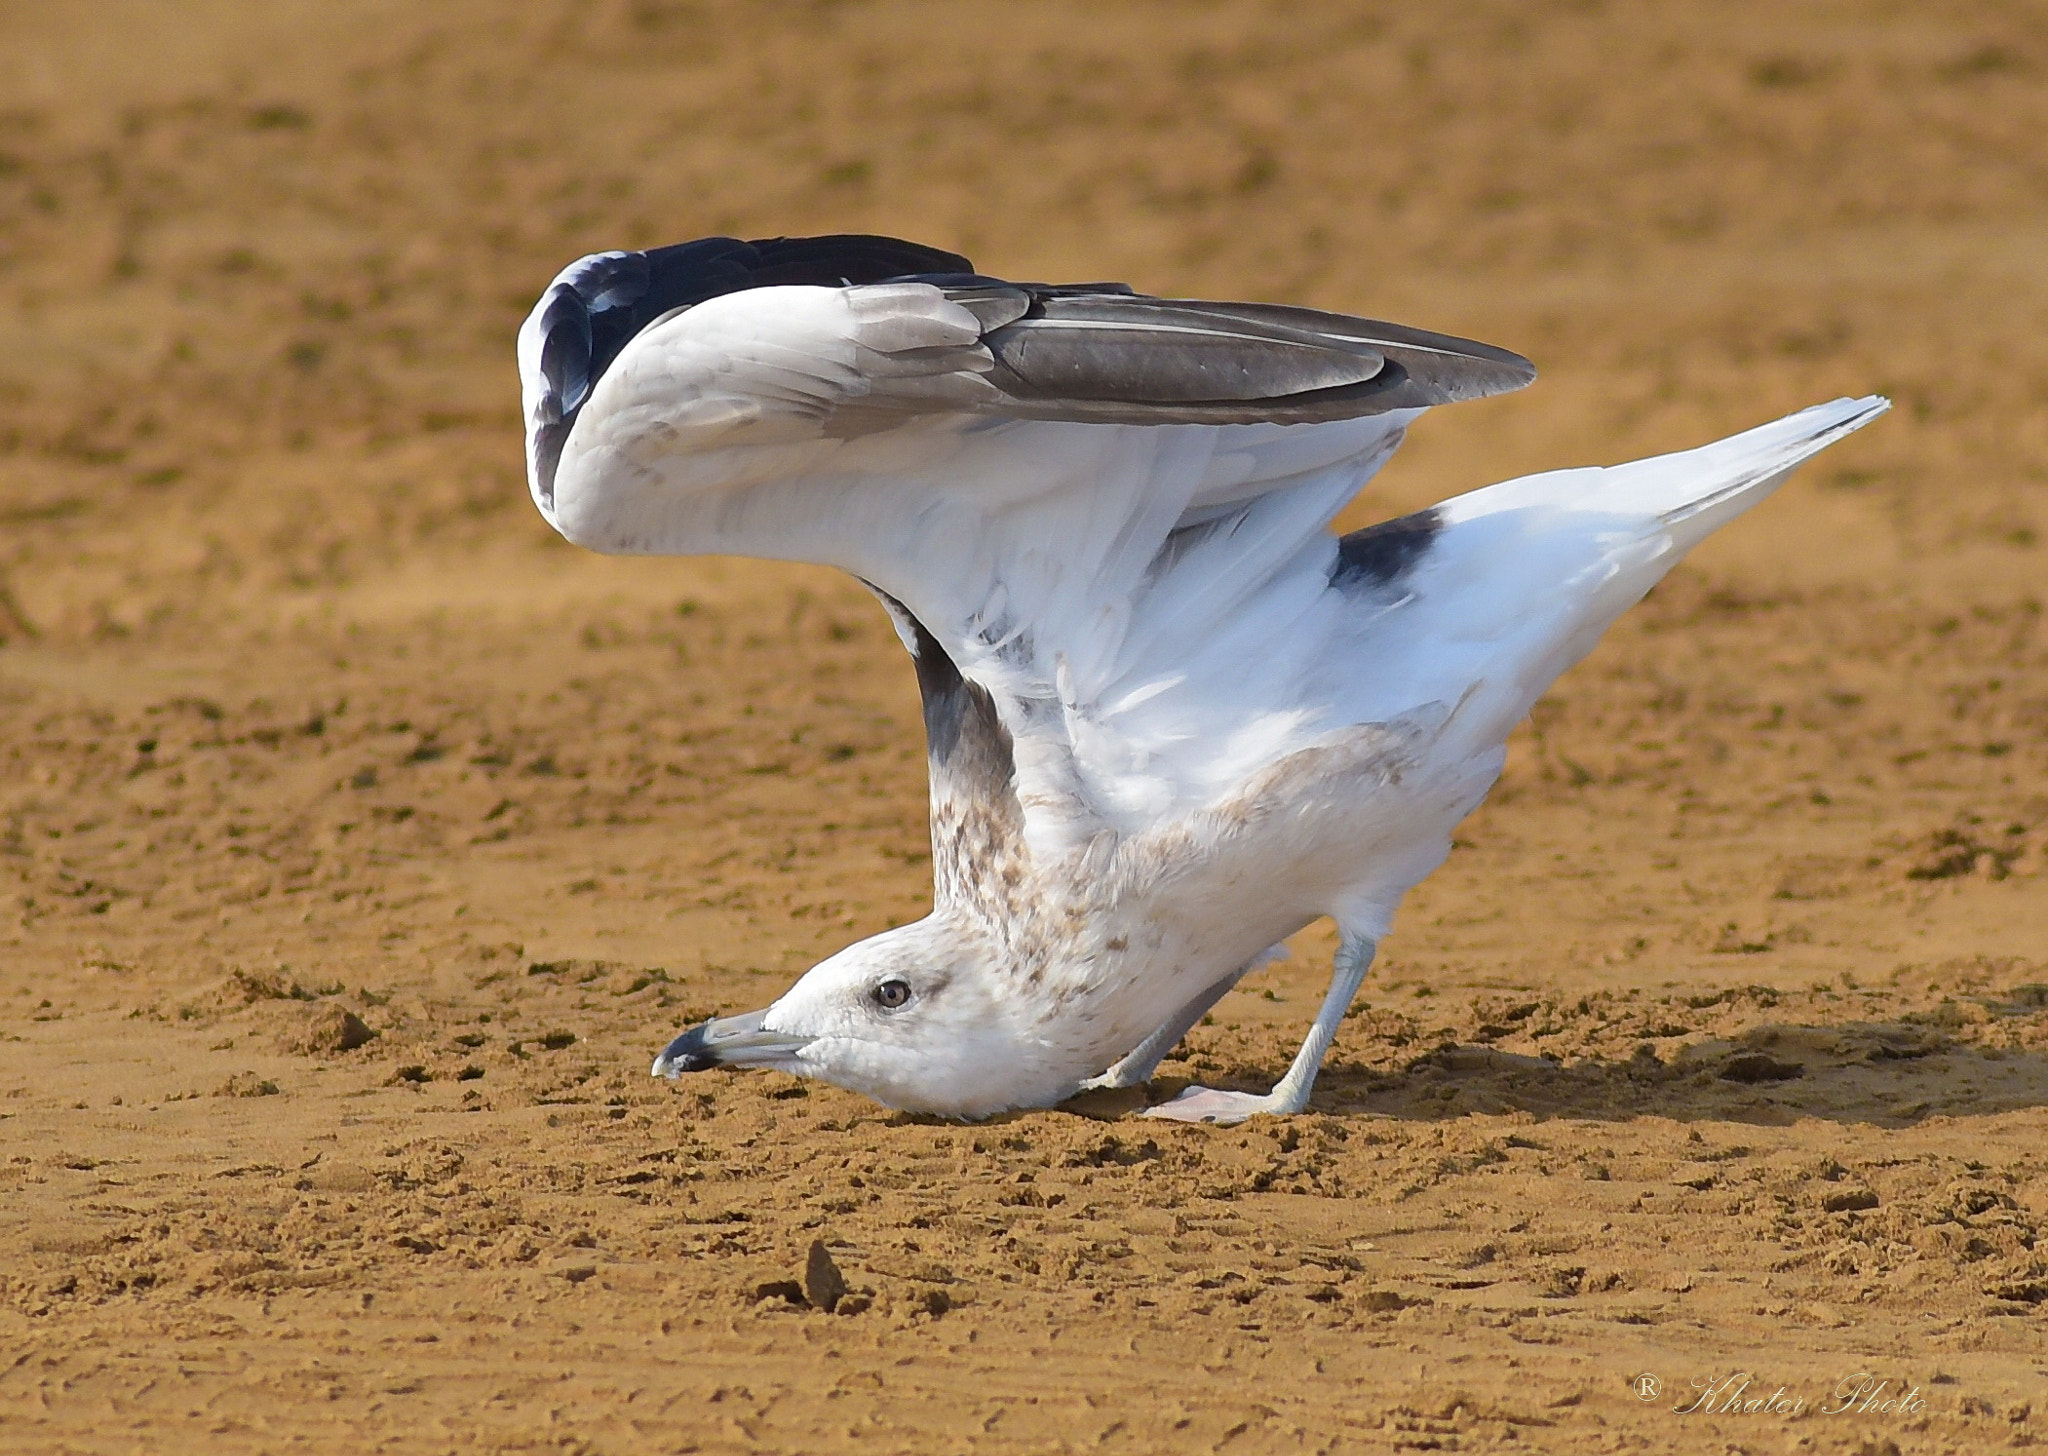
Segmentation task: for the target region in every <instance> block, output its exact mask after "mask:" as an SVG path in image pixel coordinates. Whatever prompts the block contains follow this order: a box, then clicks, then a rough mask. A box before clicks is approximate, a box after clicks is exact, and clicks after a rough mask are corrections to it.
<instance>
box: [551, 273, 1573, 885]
mask: <svg viewBox="0 0 2048 1456" xmlns="http://www.w3.org/2000/svg"><path fill="white" fill-rule="evenodd" d="M799 244H804V245H806V246H798V245H799ZM828 245H829V246H828ZM693 249H694V250H697V251H695V252H692V251H691V250H693ZM749 249H751V250H753V251H752V252H749V251H748V250H749ZM893 249H906V250H911V251H909V252H898V251H892V250H893ZM643 256H644V260H645V261H644V264H643V263H635V262H634V261H633V259H634V258H635V257H643ZM686 264H687V265H688V266H687V267H686V266H685V265H686ZM891 268H893V269H895V271H894V272H893V273H888V272H884V270H886V269H891ZM691 269H695V270H696V271H695V272H694V273H692V272H691V271H690V270H691ZM833 269H838V270H840V271H838V272H837V273H836V274H835V273H833V272H832V270H833ZM679 299H681V300H684V301H681V302H678V301H677V300H679ZM627 326H631V329H632V332H631V333H630V336H629V337H625V338H624V339H623V340H621V339H619V338H618V337H617V336H618V334H619V333H620V331H621V330H623V329H624V328H626V327H627ZM520 345H521V348H520V353H521V364H522V370H523V372H524V376H525V383H526V397H527V407H528V449H529V464H530V469H531V472H532V483H533V489H534V495H535V499H536V501H537V502H538V503H539V504H540V507H541V510H542V512H543V514H544V515H546V516H547V518H548V520H549V521H550V522H552V523H553V524H554V525H555V526H556V527H557V528H558V529H559V530H561V531H562V532H563V534H565V535H567V536H568V537H569V538H570V539H571V540H574V541H577V542H579V543H581V544H584V545H587V546H591V547H593V548H595V549H599V550H605V551H615V552H642V553H659V554H682V553H715V554H736V555H753V556H765V557H775V558H781V559H786V560H803V561H815V562H821V563H825V564H829V565H834V566H838V567H841V568H843V569H844V570H847V571H849V572H851V573H852V574H854V575H855V576H858V577H860V578H861V579H863V580H864V581H867V582H869V583H871V584H873V586H874V587H875V588H876V589H877V590H878V592H880V593H881V594H883V595H884V596H885V597H886V598H888V599H891V610H892V611H893V612H897V613H899V614H903V615H907V616H908V617H909V618H910V619H912V620H914V621H915V622H916V623H918V624H920V627H919V632H920V633H922V634H923V637H920V638H919V639H918V640H919V642H920V647H919V650H918V655H919V660H920V664H921V666H920V673H921V676H928V675H930V674H931V673H932V672H933V671H935V670H936V665H937V661H938V659H937V658H936V657H935V656H933V653H934V652H938V653H942V654H943V656H944V659H945V661H946V662H947V663H949V664H951V665H952V667H953V668H954V669H956V670H957V673H958V675H959V676H960V678H961V680H962V682H964V683H966V684H969V685H971V686H972V688H973V690H974V691H975V692H978V693H985V694H986V695H987V698H988V702H989V704H990V705H992V710H993V711H994V712H995V713H996V715H997V717H998V719H999V725H1000V728H1001V731H1002V733H1003V734H1004V735H1006V736H1007V738H1008V740H1009V744H1010V758H1011V761H1012V763H1013V766H1014V772H1013V778H1014V792H1015V799H1016V801H1017V803H1018V804H1019V805H1020V807H1021V812H1022V816H1023V834H1024V838H1025V841H1026V842H1027V843H1028V844H1029V845H1030V847H1031V850H1032V852H1034V853H1036V852H1040V851H1044V850H1062V849H1073V848H1076V847H1078V846H1081V845H1085V844H1087V843H1089V842H1091V841H1092V840H1093V839H1094V838H1095V837H1096V836H1098V835H1099V834H1101V833H1102V832H1103V831H1104V830H1105V829H1108V830H1111V831H1114V832H1119V833H1122V832H1129V831H1131V830H1133V829H1135V828H1137V827H1140V826H1142V825H1144V824H1147V823H1151V822H1155V821H1156V820H1157V819H1158V818H1159V817H1161V816H1163V815H1171V814H1173V813H1176V812H1184V811H1186V810H1188V809H1191V808H1193V807H1196V806H1199V805H1201V804H1204V803H1210V802H1214V801H1215V799H1216V796H1217V795H1218V794H1221V793H1224V792H1226V791H1228V790H1229V789H1230V788H1231V787H1232V786H1234V785H1236V784H1238V783H1240V782H1242V781H1243V780H1244V778H1245V777H1246V776H1247V775H1249V774H1251V773H1254V772H1256V771H1257V770H1258V769H1259V768H1260V767H1261V766H1262V765H1263V764H1264V763H1266V762H1269V761H1270V760H1271V758H1272V756H1273V755H1274V754H1276V753H1280V752H1284V751H1289V750H1290V749H1291V748H1293V747H1298V746H1299V744H1300V743H1301V742H1303V741H1305V739H1304V737H1303V735H1304V734H1310V735H1311V736H1312V734H1313V732H1314V731H1315V726H1316V713H1315V711H1314V710H1312V709H1310V708H1305V707H1304V706H1303V703H1302V701H1301V692H1300V688H1301V684H1302V682H1303V681H1304V675H1305V674H1309V673H1310V671H1311V669H1312V668H1313V662H1312V661H1311V659H1312V658H1313V656H1314V653H1315V651H1316V647H1315V644H1316V643H1319V642H1323V641H1327V639H1328V636H1329V626H1330V624H1329V623H1328V622H1327V621H1324V620H1323V618H1324V617H1327V616H1328V615H1329V614H1330V612H1332V611H1333V610H1334V608H1333V606H1332V602H1333V601H1334V600H1335V598H1334V596H1333V594H1332V593H1331V592H1330V591H1329V589H1328V588H1329V582H1330V573H1331V571H1332V570H1333V569H1334V567H1335V564H1336V550H1337V547H1336V543H1335V541H1334V539H1333V538H1331V537H1330V536H1329V535H1328V534H1327V531H1326V530H1325V528H1326V526H1327V525H1328V522H1329V520H1330V518H1331V517H1332V516H1333V515H1334V514H1335V513H1336V512H1337V511H1338V510H1339V509H1341V508H1342V507H1343V505H1344V504H1345V502H1346V501H1348V500H1349V499H1350V498H1351V497H1352V496H1353V495H1354V494H1356V493H1357V491H1358V490H1359V489H1360V488H1361V487H1362V486H1363V485H1364V483H1365V482H1366V480H1367V479H1368V478H1369V477H1370V476H1371V474H1372V473H1373V471H1374V470H1376V469H1377V468H1378V467H1379V465H1380V464H1381V463H1382V462H1383V461H1384V460H1385V458H1386V456H1387V455H1388V454H1389V453H1390V452H1391V451H1392V449H1393V448H1394V446H1395V445H1396V444H1397V443H1398V441H1399V439H1400V437H1401V434H1402V431H1403V430H1404V428H1405V427H1406V425H1407V424H1408V423H1409V421H1411V420H1412V419H1413V418H1414V417H1415V415H1416V413H1417V412H1418V411H1419V410H1420V409H1421V408H1422V407H1423V406H1425V405H1427V404H1432V403H1438V402H1442V401H1446V400H1450V399H1456V398H1469V397H1475V396H1477V395H1480V394H1487V393H1495V392H1499V391H1500V390H1502V389H1509V388H1518V387H1520V385H1522V384H1524V383H1526V382H1528V379H1529V378H1530V377H1531V374H1532V372H1533V371H1531V370H1530V368H1529V366H1528V364H1527V362H1526V361H1523V360H1521V359H1520V358H1519V357H1518V356H1515V355H1512V354H1508V353H1506V352H1505V351H1502V350H1497V349H1492V348H1490V347H1489V346H1486V345H1482V344H1474V343H1471V342H1470V341H1466V340H1459V339H1454V338H1451V337H1449V336H1445V335H1435V334H1427V333H1424V332H1421V331H1418V330H1409V329H1402V328H1399V327H1396V326H1393V325H1384V324H1378V323H1375V322H1373V321H1370V320H1364V319H1352V318H1346V317H1343V316H1340V315H1334V314H1325V313H1318V312H1316V311H1314V310H1308V309H1291V308H1282V307H1279V306H1276V305H1267V304H1234V303H1210V302H1204V301H1200V300H1186V299H1159V298H1151V297H1146V296H1143V295H1138V294H1134V293H1131V292H1130V291H1129V290H1128V289H1125V288H1123V287H1122V286H1121V285H1114V284H1083V285H1066V286H1053V285H1045V284H1031V283H1023V284H1019V283H1008V282H1005V281H1003V280H1000V279H992V278H987V277H983V276H981V275H978V274H974V273H973V272H972V271H971V267H970V265H968V264H967V263H966V260H965V259H960V258H955V257H953V256H952V255H943V254H934V253H932V252H931V251H930V250H915V249H914V245H910V244H895V243H893V241H892V240H887V239H880V240H877V239H837V240H824V239H820V240H802V239H793V240H782V241H780V242H778V243H775V244H773V245H770V244H739V243H736V242H734V240H731V239H712V240H707V241H706V242H705V243H702V244H688V245H684V247H683V248H682V249H680V250H658V251H657V252H656V253H654V254H648V255H626V254H606V255H599V256H598V257H596V258H593V259H586V260H584V261H583V262H582V263H579V264H576V265H573V266H572V267H571V268H570V269H568V270H566V271H565V272H564V273H563V275H562V276H561V277H560V278H558V279H557V280H556V282H555V284H554V285H552V286H551V287H550V289H549V291H548V292H547V294H545V295H544V296H543V298H542V300H541V303H540V304H539V305H538V306H537V307H536V309H535V311H534V314H533V316H532V317H531V318H530V319H529V320H528V323H527V326H526V328H525V329H523V330H522V333H521V339H520ZM925 637H928V638H929V645H925V644H924V640H923V639H924V638H925ZM937 680H938V679H937V678H936V677H934V678H933V681H934V682H937ZM949 691H951V692H953V694H954V695H955V696H956V697H957V696H958V694H959V693H960V692H961V691H964V689H962V688H959V687H958V686H957V685H955V686H953V687H951V688H949ZM948 701H949V702H950V701H951V700H950V699H949V700H948ZM962 701H967V700H965V699H963V700H962ZM976 701H978V700H976ZM947 711H948V713H951V712H952V709H950V708H949V709H948V710H947ZM942 716H943V715H942ZM957 716H958V715H957V714H954V716H953V717H946V719H945V721H946V722H947V723H951V722H952V721H953V720H954V717H957ZM935 772H936V768H935ZM948 796H950V797H948ZM942 797H948V801H949V802H950V801H951V799H952V798H957V797H958V795H957V794H954V793H953V792H952V790H951V789H948V790H947V793H946V794H945V795H941V794H939V793H938V791H937V781H936V779H935V803H936V802H937V801H938V799H940V798H942ZM935 822H936V821H935Z"/></svg>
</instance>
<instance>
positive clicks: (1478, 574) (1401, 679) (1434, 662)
mask: <svg viewBox="0 0 2048 1456" xmlns="http://www.w3.org/2000/svg"><path fill="white" fill-rule="evenodd" d="M1887 408H1889V405H1888V404H1887V402H1886V401H1885V400H1882V399H1879V398H1875V397H1872V398H1867V399H1844V400H1837V401H1835V402H1834V403H1833V404H1824V405H1819V406H1816V407H1815V408H1813V409H1808V410H1801V411H1800V412H1799V413H1798V414H1795V415H1788V416H1786V417H1785V418H1784V419H1782V420H1777V421H1774V422H1773V423H1771V424H1768V425H1763V426H1760V427H1759V428H1757V429H1754V430H1745V431H1744V432H1743V433H1742V434H1739V435H1733V436H1730V437H1729V438H1728V439H1725V440H1719V441H1716V442H1715V443H1713V444H1711V445H1705V446H1702V447H1700V448H1699V449H1696V450H1686V451H1682V452H1680V453H1678V454H1675V455H1661V456H1658V457H1656V458H1654V459H1649V460H1638V461H1635V462H1634V463H1632V464H1628V465H1615V466H1610V467H1607V468H1606V469H1597V468H1588V469H1580V470H1557V471H1551V472H1549V473H1547V474H1544V475H1531V476H1526V477H1524V478H1523V479H1520V480H1509V481H1503V482H1502V483H1501V484H1499V485H1493V486H1488V487H1486V488H1485V489H1484V490H1476V491H1473V492H1471V493H1470V494H1469V495H1462V496H1458V497H1455V498H1454V499H1451V500H1448V501H1445V502H1444V503H1443V504H1442V505H1441V506H1438V507H1437V511H1436V514H1437V518H1438V520H1439V522H1440V523H1441V527H1440V530H1439V532H1438V534H1437V535H1436V537H1435V539H1434V541H1433V542H1432V543H1431V545H1430V547H1429V553H1428V556H1427V557H1426V558H1424V559H1423V561H1422V562H1421V563H1420V564H1419V565H1418V567H1417V568H1416V569H1415V570H1414V572H1413V573H1412V574H1411V576H1410V577H1409V578H1408V579H1406V580H1405V581H1404V589H1405V590H1406V591H1407V593H1408V594H1407V596H1406V597H1405V599H1404V600H1403V601H1402V603H1401V604H1400V606H1399V607H1398V609H1396V610H1393V611H1385V612H1382V614H1381V615H1378V616H1370V615H1369V616H1367V618H1366V622H1367V625H1366V626H1365V628H1364V640H1362V641H1361V644H1360V648H1361V651H1362V653H1363V654H1365V655H1366V656H1367V657H1368V658H1369V659H1370V660H1372V661H1373V662H1374V665H1375V673H1374V674H1373V675H1372V681H1373V682H1374V683H1375V684H1378V685H1380V686H1383V687H1384V688H1385V689H1386V690H1387V691H1386V698H1387V702H1386V705H1385V706H1386V707H1387V708H1392V707H1394V706H1397V705H1398V704H1399V703H1401V702H1404V701H1405V702H1407V703H1415V702H1421V701H1427V700H1429V699H1431V698H1434V699H1435V700H1437V701H1440V702H1445V703H1451V702H1458V703H1461V704H1462V705H1463V706H1461V707H1460V709H1459V711H1458V713H1457V714H1456V715H1455V718H1456V721H1457V722H1458V723H1459V725H1460V727H1461V728H1462V730H1463V731H1465V732H1467V733H1470V734H1472V735H1475V737H1474V739H1473V741H1474V742H1475V743H1490V742H1497V741H1498V739H1500V738H1504V737H1505V736H1506V735H1507V732H1508V730H1509V729H1510V728H1511V727H1512V726H1513V725H1514V723H1515V721H1516V720H1517V719H1519V718H1521V716H1522V715H1523V714H1524V713H1526V712H1528V711H1529V708H1530V707H1531V706H1532V705H1533V704H1534V703H1535V701H1536V698H1537V696H1538V695H1539V694H1541V693H1542V692H1543V690H1544V689H1545V688H1547V687H1548V686H1549V685H1550V683H1551V682H1552V681H1553V680H1554V679H1555V678H1556V677H1557V675H1558V674H1559V673H1561V672H1563V671H1564V670H1565V669H1566V668H1568V667H1570V666H1571V665H1572V664H1573V663H1574V662H1577V661H1578V660H1579V659H1580V658H1581V657H1583V656H1585V654H1586V653H1587V652H1589V651H1591V650H1592V647H1593V644H1594V643H1595V642H1597V641H1598V640H1599V638H1600V634H1601V633H1602V632H1604V631H1606V630H1607V628H1608V626H1609V625H1611V624H1612V623H1613V621H1614V619H1615V618H1616V617H1618V616H1620V615H1621V614H1622V613H1623V612H1624V611H1626V610H1627V609H1628V608H1629V607H1631V606H1633V605H1634V604H1635V603H1636V602H1638V601H1640V600H1641V599H1642V597H1643V594H1644V593H1645V592H1647V591H1649V589H1650V588H1651V587H1653V586H1655V585H1656V584H1657V581H1658V580H1659V578H1661V577H1662V576H1663V575H1664V574H1665V573H1666V572H1667V571H1669V570H1670V569H1671V568H1672V567H1673V566H1674V565H1676V564H1677V563H1678V561H1679V559H1680V558H1681V557H1682V556H1683V555H1684V554H1685V553H1686V552H1687V551H1688V550H1690V549H1691V548H1692V547H1693V546H1695V545H1697V544H1698V543H1699V542H1700V541H1701V540H1702V539H1704V538H1705V537H1706V536H1707V534H1708V533H1709V532H1711V531H1713V530H1714V529H1715V528H1716V527H1719V526H1722V525H1724V524H1726V523H1727V522H1728V521H1730V520H1732V519H1734V518H1735V517H1736V516H1738V515H1740V514H1741V513H1742V512H1743V511H1745V510H1748V509H1749V508H1750V507H1751V506H1753V505H1755V504H1757V502H1759V501H1761V500H1762V499H1763V498H1764V497H1765V496H1767V495H1769V494H1770V493H1771V491H1772V490H1773V489H1775V488H1776V487H1777V485H1778V484H1779V483H1780V482H1781V481H1783V480H1784V478H1785V476H1786V475H1787V474H1789V473H1790V472H1791V470H1792V468H1793V467H1794V466H1796V465H1798V464H1799V462H1800V461H1802V460H1804V459H1806V458H1807V457H1808V456H1810V455H1812V454H1813V453H1814V452H1815V451H1818V450H1821V449H1823V448H1825V447H1826V446H1827V445H1829V444H1832V443H1833V442H1834V441H1836V440H1838V439H1840V438H1841V437H1842V436H1843V435H1846V434H1848V433H1849V432H1850V431H1851V430H1854V429H1856V428H1858V427H1859V426H1861V425H1864V424H1867V423H1868V422H1869V421H1871V420H1873V419H1875V418H1876V417H1877V416H1878V415H1880V414H1882V413H1883V412H1884V411H1885V410H1886V409H1887ZM1422 644H1427V647H1428V650H1427V651H1423V650H1422ZM1474 683H1478V684H1481V685H1482V687H1481V688H1479V689H1478V690H1474V689H1473V688H1472V684H1474ZM1461 695H1462V696H1461ZM1358 711H1359V712H1360V714H1361V715H1365V714H1367V713H1368V712H1369V710H1368V709H1367V707H1366V706H1365V704H1363V703H1361V704H1360V705H1359V708H1358ZM1370 720H1371V721H1378V719H1376V718H1375V719H1370Z"/></svg>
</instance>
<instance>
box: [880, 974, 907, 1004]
mask: <svg viewBox="0 0 2048 1456" xmlns="http://www.w3.org/2000/svg"><path fill="white" fill-rule="evenodd" d="M909 999H910V982H908V981H899V980H895V979H890V980H887V981H884V982H882V984H881V985H879V986H877V987H875V1004H876V1005H877V1006H879V1007H881V1008H882V1009H883V1010H884V1011H894V1010H896V1009H897V1008H898V1007H900V1006H902V1005H903V1004H904V1003H905V1002H906V1001H908V1000H909Z"/></svg>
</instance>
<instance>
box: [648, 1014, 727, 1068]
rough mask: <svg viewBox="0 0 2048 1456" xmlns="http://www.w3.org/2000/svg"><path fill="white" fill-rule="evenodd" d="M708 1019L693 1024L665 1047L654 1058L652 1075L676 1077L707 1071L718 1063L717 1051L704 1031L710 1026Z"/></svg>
mask: <svg viewBox="0 0 2048 1456" xmlns="http://www.w3.org/2000/svg"><path fill="white" fill-rule="evenodd" d="M710 1025H711V1023H710V1022H709V1021H706V1022H704V1023H703V1024H702V1025H700V1026H693V1027H691V1028H690V1029H689V1030H688V1031H686V1032H684V1033H683V1034H682V1035H681V1036H679V1037H677V1038H676V1039H675V1040H674V1041H672V1042H670V1043H669V1044H668V1045H667V1046H666V1047H663V1048H662V1052H661V1055H660V1056H658V1057H656V1058H655V1059H654V1075H655V1076H657V1077H676V1076H680V1075H682V1074H683V1073H684V1072H708V1071H710V1070H711V1069H712V1068H713V1067H715V1066H717V1065H718V1053H717V1052H715V1051H713V1050H712V1049H711V1046H710V1043H709V1042H708V1041H707V1040H706V1039H705V1036H704V1033H705V1031H706V1030H707V1029H708V1028H709V1027H710Z"/></svg>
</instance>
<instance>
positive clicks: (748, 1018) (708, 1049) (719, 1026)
mask: <svg viewBox="0 0 2048 1456" xmlns="http://www.w3.org/2000/svg"><path fill="white" fill-rule="evenodd" d="M767 1015H768V1013H767V1012H766V1011H749V1012H748V1013H747V1014H746V1015H744V1016H714V1017H712V1018H711V1019H710V1020H709V1021H707V1022H705V1023H704V1024H703V1025H702V1026H693V1027H691V1028H690V1029H689V1030H688V1031H686V1032H684V1033H683V1034H682V1035H681V1036H679V1037H677V1038H676V1039H675V1040H674V1041H672V1042H670V1043H669V1044H668V1045H667V1046H665V1047H663V1048H662V1050H661V1055H660V1056H658V1057H656V1058H655V1059H654V1075H655V1076H657V1077H679V1076H681V1075H682V1074H683V1073H685V1072H706V1071H709V1070H710V1069H711V1068H713V1067H780V1068H782V1069H783V1070H785V1071H795V1070H796V1054H797V1053H798V1052H800V1051H802V1050H803V1049H804V1048H805V1047H807V1046H809V1045H810V1044H811V1043H812V1042H813V1041H814V1040H816V1038H815V1037H809V1036H798V1035H795V1034H793V1033H790V1032H786V1031H769V1030H767V1029H766V1028H764V1027H763V1026H762V1025H761V1022H762V1020H763V1019H764V1018H766V1017H767Z"/></svg>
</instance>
